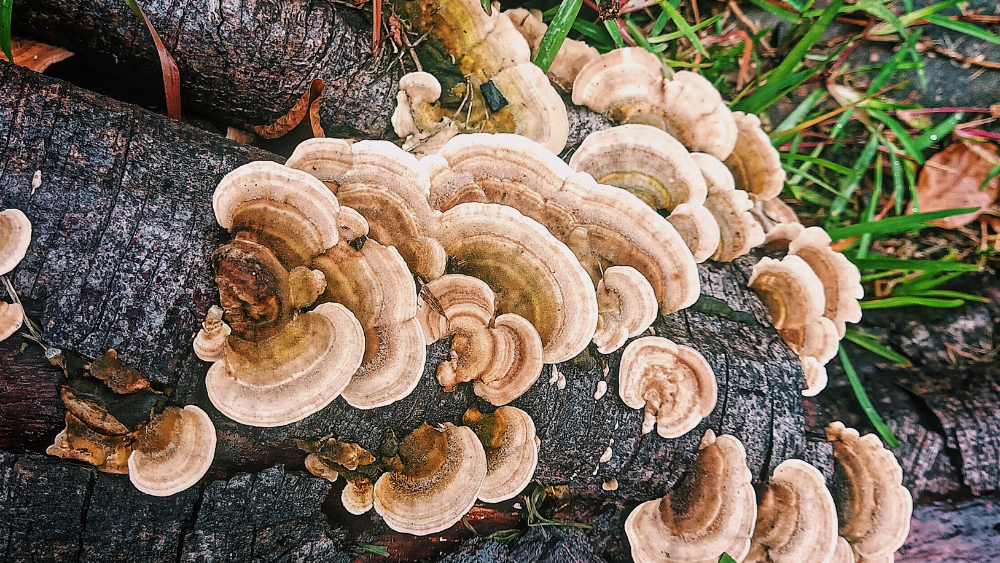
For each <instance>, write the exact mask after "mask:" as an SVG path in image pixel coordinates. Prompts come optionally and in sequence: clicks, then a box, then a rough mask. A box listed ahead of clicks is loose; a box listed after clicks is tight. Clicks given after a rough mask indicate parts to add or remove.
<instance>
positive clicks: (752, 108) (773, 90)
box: [733, 65, 824, 113]
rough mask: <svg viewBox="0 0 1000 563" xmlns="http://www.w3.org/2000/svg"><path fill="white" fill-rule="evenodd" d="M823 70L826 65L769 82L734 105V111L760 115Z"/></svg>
mask: <svg viewBox="0 0 1000 563" xmlns="http://www.w3.org/2000/svg"><path fill="white" fill-rule="evenodd" d="M823 68H824V65H817V66H816V68H812V69H809V70H803V71H801V72H796V73H794V74H792V75H790V76H786V77H785V78H784V79H783V80H781V81H777V82H774V81H771V80H768V82H767V84H765V85H764V86H761V87H760V88H758V89H757V91H756V92H754V93H753V94H751V95H750V97H748V98H746V99H745V100H740V101H739V102H737V103H735V104H733V110H735V111H742V112H746V113H760V112H762V111H764V110H765V109H767V108H768V107H769V106H770V105H771V104H773V103H774V102H776V101H778V100H779V99H781V98H782V97H783V96H784V95H785V94H786V93H788V92H790V91H791V90H794V89H795V88H798V87H799V86H801V85H802V83H803V82H805V81H806V80H809V79H810V78H812V77H813V76H815V75H816V74H817V73H819V71H821V70H823Z"/></svg>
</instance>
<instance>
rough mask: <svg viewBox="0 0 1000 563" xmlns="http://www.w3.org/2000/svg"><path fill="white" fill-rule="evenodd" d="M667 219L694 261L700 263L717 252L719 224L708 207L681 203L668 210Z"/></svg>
mask: <svg viewBox="0 0 1000 563" xmlns="http://www.w3.org/2000/svg"><path fill="white" fill-rule="evenodd" d="M706 203H707V202H706ZM667 221H669V222H670V224H671V225H673V226H674V228H675V229H677V233H678V234H679V235H680V236H681V239H682V240H684V244H686V245H687V247H688V249H690V250H691V254H692V256H694V261H695V262H698V263H699V264H700V263H701V262H704V261H705V260H708V259H709V258H710V257H711V256H712V255H713V254H717V250H718V249H719V248H720V245H719V240H720V226H719V223H718V222H717V221H716V219H715V216H714V215H713V214H712V211H711V210H710V209H709V208H708V207H706V206H704V205H690V204H687V203H682V204H680V205H678V206H677V207H675V208H674V210H673V211H672V212H670V216H669V217H667Z"/></svg>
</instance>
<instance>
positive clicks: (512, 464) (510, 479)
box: [462, 405, 538, 502]
mask: <svg viewBox="0 0 1000 563" xmlns="http://www.w3.org/2000/svg"><path fill="white" fill-rule="evenodd" d="M462 424H464V425H466V426H468V427H470V428H472V430H473V431H475V433H476V436H478V437H479V440H480V441H481V442H482V443H483V448H485V450H486V468H487V469H486V478H485V479H484V480H483V486H482V487H481V488H480V489H479V500H481V501H483V502H501V501H505V500H507V499H511V498H514V497H515V496H517V493H519V492H521V491H522V490H523V489H524V488H525V487H527V486H528V483H530V482H531V478H532V477H533V476H534V475H535V466H536V465H537V464H538V448H537V447H536V446H535V438H536V436H535V422H534V421H533V420H531V417H530V416H528V413H526V412H524V411H522V410H521V409H517V408H514V407H500V408H498V409H497V410H496V411H494V412H493V414H482V413H481V412H479V409H477V408H476V407H475V405H473V406H472V407H470V408H469V410H467V411H465V415H464V416H463V417H462Z"/></svg>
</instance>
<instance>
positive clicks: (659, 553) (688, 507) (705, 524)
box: [625, 430, 757, 563]
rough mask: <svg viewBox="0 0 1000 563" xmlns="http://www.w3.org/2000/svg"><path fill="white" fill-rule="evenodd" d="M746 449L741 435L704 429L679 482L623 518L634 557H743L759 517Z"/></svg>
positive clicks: (668, 560) (644, 561) (641, 562)
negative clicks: (692, 463) (687, 471)
mask: <svg viewBox="0 0 1000 563" xmlns="http://www.w3.org/2000/svg"><path fill="white" fill-rule="evenodd" d="M750 478H751V475H750V469H749V468H748V467H747V463H746V450H745V449H744V448H743V444H742V443H740V441H739V440H737V439H736V438H734V437H733V436H730V435H728V434H724V435H722V436H719V437H718V438H716V436H715V433H714V432H712V431H711V430H708V431H706V432H705V437H704V439H702V442H701V447H700V452H699V454H698V460H697V462H696V463H695V466H694V467H693V468H692V470H691V472H690V474H688V475H687V476H686V477H685V479H684V480H683V481H682V482H681V484H680V486H679V487H678V488H677V489H676V490H674V491H673V492H672V493H670V494H668V495H667V496H665V497H663V498H662V499H657V500H651V501H649V502H644V503H642V504H640V505H639V506H638V507H637V508H636V509H635V510H633V511H632V513H631V514H629V516H628V518H627V519H626V520H625V534H626V535H627V536H628V540H629V544H630V545H631V546H632V558H633V559H634V560H635V562H636V563H651V562H659V563H678V562H698V563H702V562H703V563H714V562H716V561H718V560H719V557H720V556H721V555H722V554H723V553H728V554H729V555H730V556H731V557H732V558H733V559H735V560H736V561H742V560H743V558H744V557H745V556H746V554H747V552H748V551H749V550H750V535H751V534H752V533H753V527H754V522H755V521H756V518H757V503H756V495H755V493H754V489H753V486H752V485H751V484H750Z"/></svg>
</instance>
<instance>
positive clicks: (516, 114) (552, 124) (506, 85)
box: [493, 63, 569, 153]
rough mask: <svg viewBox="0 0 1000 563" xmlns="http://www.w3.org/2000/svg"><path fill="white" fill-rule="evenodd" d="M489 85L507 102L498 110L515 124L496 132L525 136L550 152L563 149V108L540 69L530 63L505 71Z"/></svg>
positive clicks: (565, 132)
mask: <svg viewBox="0 0 1000 563" xmlns="http://www.w3.org/2000/svg"><path fill="white" fill-rule="evenodd" d="M493 85H494V86H496V87H497V90H499V91H500V93H502V94H503V96H504V97H505V98H506V99H507V102H508V103H507V105H506V106H504V108H503V110H501V111H505V110H506V111H509V112H510V115H511V119H512V120H513V121H514V124H515V126H514V128H513V130H512V131H511V130H509V129H508V128H504V129H498V132H503V133H514V134H517V135H521V136H523V137H527V138H528V139H531V140H532V141H535V142H537V143H538V144H540V145H542V146H543V147H545V148H546V149H548V150H550V151H552V152H554V153H559V152H560V151H562V150H563V147H565V146H566V139H567V137H568V136H569V119H568V118H567V117H566V105H565V104H564V103H563V101H562V98H560V97H559V94H557V93H556V91H555V89H554V88H552V84H550V83H549V78H548V77H547V76H545V73H544V72H542V69H540V68H538V67H537V66H535V65H534V64H532V63H521V64H519V65H517V66H513V67H510V68H505V69H504V70H502V71H500V72H499V73H498V74H497V75H496V76H494V77H493Z"/></svg>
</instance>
